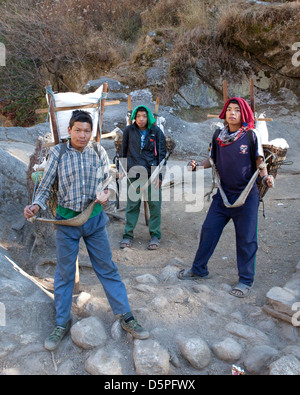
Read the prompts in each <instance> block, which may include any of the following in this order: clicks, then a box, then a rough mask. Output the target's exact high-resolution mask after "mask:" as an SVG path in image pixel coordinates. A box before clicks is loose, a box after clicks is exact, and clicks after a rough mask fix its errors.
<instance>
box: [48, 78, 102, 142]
mask: <svg viewBox="0 0 300 395" xmlns="http://www.w3.org/2000/svg"><path fill="white" fill-rule="evenodd" d="M102 92H103V85H101V86H100V87H99V88H98V89H97V90H96V91H95V92H93V93H88V94H86V95H81V94H80V93H75V92H64V93H55V94H54V101H55V107H73V106H84V105H86V104H96V103H98V102H99V99H101V96H102ZM46 98H47V102H48V95H47V96H46ZM48 105H49V102H48ZM73 111H74V110H68V111H58V112H56V113H55V114H56V122H57V129H58V135H59V137H60V139H64V138H68V137H69V133H68V126H69V122H70V119H71V116H72V112H73ZM84 111H87V112H89V113H90V114H91V116H92V119H93V134H92V137H96V135H97V127H98V120H99V113H98V108H85V109H84ZM50 125H51V122H50ZM51 132H52V141H54V137H53V130H52V125H51Z"/></svg>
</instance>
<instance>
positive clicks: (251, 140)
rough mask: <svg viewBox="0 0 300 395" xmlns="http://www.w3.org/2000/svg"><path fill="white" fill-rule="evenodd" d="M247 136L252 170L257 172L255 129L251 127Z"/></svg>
mask: <svg viewBox="0 0 300 395" xmlns="http://www.w3.org/2000/svg"><path fill="white" fill-rule="evenodd" d="M247 136H248V140H249V146H250V155H251V163H252V171H253V173H255V172H256V157H255V150H254V141H253V130H252V129H249V130H248V131H247Z"/></svg>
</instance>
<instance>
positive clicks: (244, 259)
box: [192, 191, 259, 285]
mask: <svg viewBox="0 0 300 395" xmlns="http://www.w3.org/2000/svg"><path fill="white" fill-rule="evenodd" d="M227 197H228V200H229V201H230V203H231V204H232V203H233V202H234V201H235V199H236V198H237V196H234V195H231V196H228V195H227ZM258 206H259V197H258V194H257V193H252V194H250V195H249V196H248V198H247V200H246V202H245V203H244V205H243V206H241V207H237V208H226V207H225V206H224V203H223V200H222V197H221V195H220V192H219V191H218V192H217V194H216V195H214V197H213V201H212V204H211V206H210V209H209V212H208V214H207V217H206V219H205V221H204V223H203V226H202V231H201V237H200V243H199V248H198V251H197V253H196V256H195V259H194V262H193V266H192V271H193V272H194V273H195V274H197V275H199V276H206V275H207V274H208V270H207V264H208V261H209V259H210V257H211V256H212V254H213V252H214V250H215V248H216V246H217V244H218V241H219V239H220V237H221V234H222V232H223V229H224V227H225V226H226V225H227V223H228V222H229V221H230V219H232V220H233V223H234V227H235V233H236V253H237V266H238V273H239V279H240V282H241V283H243V284H246V285H252V284H253V282H254V275H255V257H256V252H257V217H258ZM232 244H233V243H232ZM230 246H231V245H230ZM230 246H229V247H230Z"/></svg>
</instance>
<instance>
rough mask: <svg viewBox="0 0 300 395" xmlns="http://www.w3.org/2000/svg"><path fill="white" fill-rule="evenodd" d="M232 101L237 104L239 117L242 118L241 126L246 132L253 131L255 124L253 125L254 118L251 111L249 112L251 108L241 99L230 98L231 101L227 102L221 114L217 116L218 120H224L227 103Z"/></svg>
mask: <svg viewBox="0 0 300 395" xmlns="http://www.w3.org/2000/svg"><path fill="white" fill-rule="evenodd" d="M232 100H236V101H237V102H238V103H239V106H240V109H241V116H242V125H243V126H245V127H246V130H249V129H254V128H255V123H254V122H255V118H254V115H253V111H252V110H251V107H250V106H249V104H248V103H247V102H246V100H245V99H243V98H241V97H232V98H231V99H229V100H227V102H226V103H225V105H224V108H223V110H222V112H221V114H220V115H219V118H220V119H226V110H227V107H228V105H229V103H230V102H231V101H232Z"/></svg>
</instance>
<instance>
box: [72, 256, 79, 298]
mask: <svg viewBox="0 0 300 395" xmlns="http://www.w3.org/2000/svg"><path fill="white" fill-rule="evenodd" d="M79 285H80V284H79V259H78V256H77V259H76V271H75V283H74V291H73V292H74V293H75V294H79Z"/></svg>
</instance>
